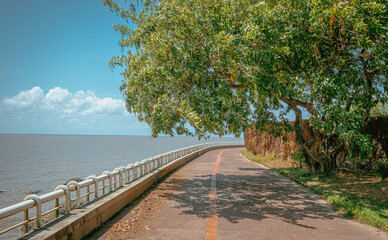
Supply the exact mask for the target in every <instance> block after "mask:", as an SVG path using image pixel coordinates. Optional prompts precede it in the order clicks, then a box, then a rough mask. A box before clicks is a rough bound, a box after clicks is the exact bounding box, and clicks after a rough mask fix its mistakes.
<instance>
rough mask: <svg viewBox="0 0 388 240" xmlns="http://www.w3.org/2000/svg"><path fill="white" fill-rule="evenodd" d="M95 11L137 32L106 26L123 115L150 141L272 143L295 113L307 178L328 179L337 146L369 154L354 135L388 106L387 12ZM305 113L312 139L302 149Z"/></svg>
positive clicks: (378, 7)
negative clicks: (165, 137) (247, 135)
mask: <svg viewBox="0 0 388 240" xmlns="http://www.w3.org/2000/svg"><path fill="white" fill-rule="evenodd" d="M103 4H105V5H108V6H109V7H110V8H111V9H112V11H114V12H115V13H117V14H118V15H120V16H121V17H123V18H124V19H125V20H127V21H128V22H129V21H132V22H133V23H134V24H135V25H136V26H137V27H136V28H135V29H130V28H129V27H128V26H125V25H116V26H114V28H115V29H116V30H117V31H119V32H120V33H121V35H122V40H121V41H120V43H119V44H120V46H121V47H122V48H123V49H125V50H126V52H125V53H124V54H123V55H121V56H117V57H114V58H113V59H112V61H111V63H110V64H111V66H112V67H114V66H117V65H119V66H124V67H125V71H124V73H123V76H124V79H123V85H122V86H121V90H122V91H123V93H124V95H125V99H126V105H127V109H128V111H129V112H134V113H136V114H137V115H138V117H139V120H140V121H146V122H147V123H148V124H149V125H150V126H151V128H152V133H153V135H154V136H156V135H158V134H160V133H163V134H170V135H173V134H188V135H198V136H200V137H203V136H207V135H208V134H209V133H210V134H218V135H224V134H235V135H239V134H240V133H241V132H243V131H244V129H245V128H247V127H252V126H255V127H256V128H258V129H262V130H266V131H272V132H275V133H279V131H281V130H282V129H284V128H285V127H287V119H286V118H285V115H286V114H287V113H288V112H290V111H292V112H294V114H295V124H294V129H295V131H296V140H297V143H298V145H299V147H300V151H301V153H303V155H304V157H305V160H306V163H307V165H308V166H309V168H310V169H311V170H313V171H327V170H330V169H332V168H333V167H334V159H335V157H336V155H337V154H338V153H339V152H341V151H343V150H344V149H345V145H349V146H348V147H349V148H353V149H357V150H360V151H361V153H362V156H367V155H368V154H369V153H370V152H371V151H372V142H371V140H370V137H369V136H367V135H363V134H361V133H360V131H359V130H360V128H362V126H364V125H365V123H366V121H367V119H368V116H369V113H370V109H371V108H372V107H373V106H374V105H375V104H376V103H378V102H385V101H386V100H387V90H388V84H387V79H386V77H387V57H388V44H387V30H388V29H387V26H388V19H387V16H388V8H387V6H386V3H385V1H384V0H381V1H368V0H364V1H361V0H358V1H343V2H342V1H338V0H331V1H330V0H328V1H324V0H316V1H307V0H306V1H303V0H300V1H291V0H282V1H257V0H169V1H146V0H145V1H142V3H141V4H139V5H135V4H133V3H130V4H129V10H127V9H126V8H122V7H120V6H118V5H117V4H116V3H115V2H114V1H110V0H103ZM302 111H305V112H306V113H308V116H307V117H309V118H310V123H311V125H312V126H313V127H314V128H315V129H316V131H315V135H314V138H313V139H312V140H310V141H307V140H306V139H305V137H304V134H303V127H302ZM189 126H191V128H190V127H189ZM190 129H193V130H194V131H193V132H191V130H190Z"/></svg>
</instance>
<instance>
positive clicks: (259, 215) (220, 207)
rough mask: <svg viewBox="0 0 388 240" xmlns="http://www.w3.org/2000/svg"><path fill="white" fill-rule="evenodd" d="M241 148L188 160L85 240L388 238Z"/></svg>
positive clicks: (213, 152)
mask: <svg viewBox="0 0 388 240" xmlns="http://www.w3.org/2000/svg"><path fill="white" fill-rule="evenodd" d="M241 150H242V149H221V150H214V151H210V152H208V153H205V154H204V155H202V156H200V157H198V158H196V159H194V160H193V161H191V162H189V163H188V164H186V165H185V166H183V167H182V168H180V169H179V170H178V171H176V172H175V173H173V174H172V175H170V176H169V177H168V178H167V179H166V181H164V182H162V183H160V184H159V185H158V186H156V187H155V188H154V190H153V191H151V192H150V193H149V194H148V195H146V196H143V198H142V199H139V201H138V202H137V203H135V204H134V205H132V206H129V207H127V208H125V209H124V210H123V211H122V212H121V213H120V214H119V215H117V216H116V217H115V218H114V219H112V220H111V221H110V222H109V223H107V224H106V225H105V226H104V227H102V228H100V229H99V230H98V231H95V232H94V233H92V234H91V235H89V236H88V237H87V238H86V239H131V238H132V239H207V240H213V239H233V240H239V239H244V240H245V239H265V240H268V239H276V240H279V239H287V240H289V239H298V240H302V239H308V240H311V239H317V240H318V239H325V240H327V239H338V240H340V239H349V240H357V239H359V240H373V239H376V240H377V239H388V234H386V233H385V232H382V231H380V230H377V229H375V228H373V227H370V226H368V225H365V224H360V223H357V222H354V221H351V220H348V219H345V218H343V217H341V216H340V215H339V214H337V213H335V212H334V211H333V210H332V208H331V206H329V205H328V204H327V203H326V202H325V201H323V200H322V199H321V198H320V197H319V196H317V195H315V194H313V193H310V192H309V191H307V190H306V189H304V188H303V187H301V186H299V185H297V184H295V183H294V182H291V181H289V180H288V179H286V178H284V177H282V176H279V175H277V174H275V173H273V172H271V171H269V170H268V169H266V167H265V166H263V165H260V164H257V163H254V162H251V161H249V160H247V159H245V158H243V157H242V156H241V155H240V151H241Z"/></svg>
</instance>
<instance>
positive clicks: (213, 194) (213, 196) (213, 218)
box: [206, 151, 223, 240]
mask: <svg viewBox="0 0 388 240" xmlns="http://www.w3.org/2000/svg"><path fill="white" fill-rule="evenodd" d="M222 153H223V151H222V152H220V154H218V157H217V161H216V165H215V166H214V168H213V172H212V178H211V181H210V194H209V213H210V216H209V218H208V219H207V227H206V240H216V239H217V214H216V213H217V186H216V174H217V171H218V165H219V164H220V158H221V154H222Z"/></svg>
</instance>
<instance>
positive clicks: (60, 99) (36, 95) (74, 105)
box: [3, 86, 128, 115]
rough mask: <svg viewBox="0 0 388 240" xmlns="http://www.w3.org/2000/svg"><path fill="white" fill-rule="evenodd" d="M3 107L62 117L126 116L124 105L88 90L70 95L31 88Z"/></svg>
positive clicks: (52, 90)
mask: <svg viewBox="0 0 388 240" xmlns="http://www.w3.org/2000/svg"><path fill="white" fill-rule="evenodd" d="M3 105H4V106H5V107H6V108H10V109H14V110H26V109H30V110H34V111H37V110H51V111H57V112H59V113H62V114H64V115H77V114H80V115H91V114H100V115H101V114H109V115H111V114H116V115H126V114H128V113H127V111H126V109H125V103H124V102H123V101H122V100H120V99H113V98H111V97H105V98H100V97H97V96H96V94H95V93H94V92H93V91H90V90H88V91H86V92H84V91H82V90H80V91H78V92H76V93H71V92H70V91H69V90H68V89H63V88H61V87H55V88H52V89H50V90H49V91H48V92H47V94H44V92H43V90H42V89H41V88H40V87H38V86H37V87H33V88H32V89H31V90H26V91H22V92H20V93H19V94H17V95H16V96H13V97H11V98H7V99H4V100H3Z"/></svg>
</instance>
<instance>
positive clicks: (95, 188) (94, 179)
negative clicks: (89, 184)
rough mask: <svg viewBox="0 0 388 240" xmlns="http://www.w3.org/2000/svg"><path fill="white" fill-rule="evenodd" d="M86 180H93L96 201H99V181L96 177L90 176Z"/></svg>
mask: <svg viewBox="0 0 388 240" xmlns="http://www.w3.org/2000/svg"><path fill="white" fill-rule="evenodd" d="M86 179H92V180H93V183H94V199H97V198H98V180H97V178H96V176H94V175H93V176H89V177H87V178H86Z"/></svg>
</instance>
